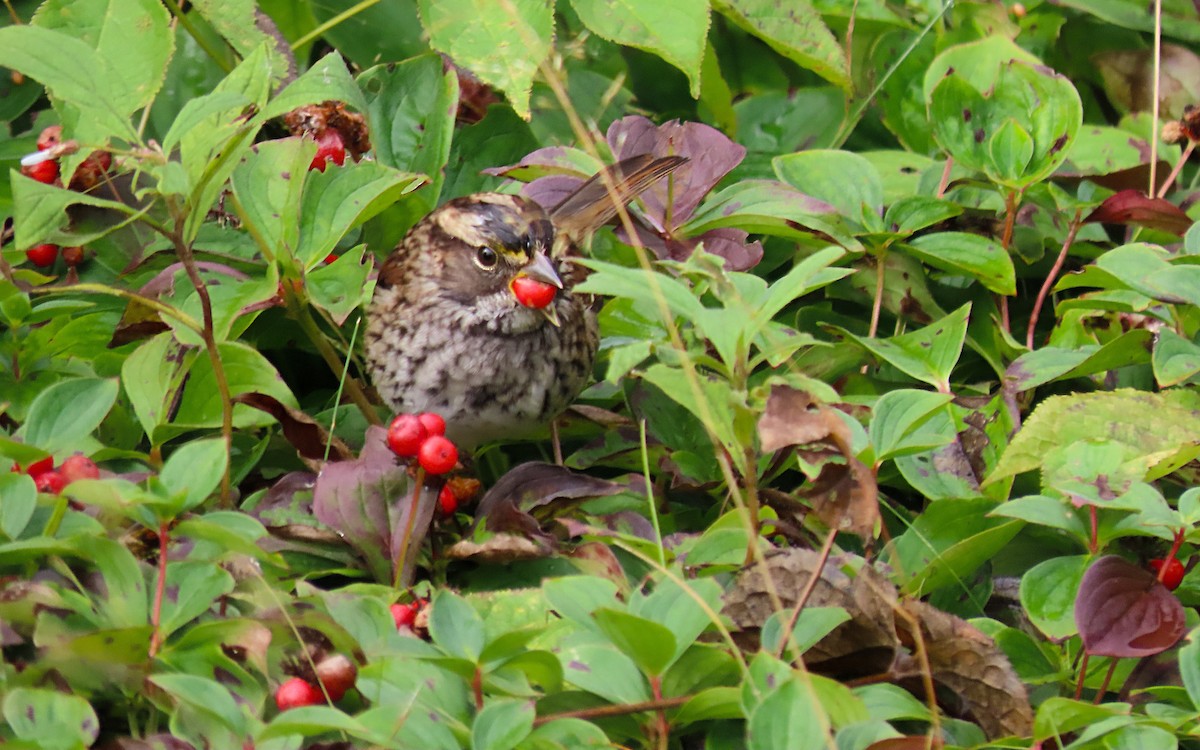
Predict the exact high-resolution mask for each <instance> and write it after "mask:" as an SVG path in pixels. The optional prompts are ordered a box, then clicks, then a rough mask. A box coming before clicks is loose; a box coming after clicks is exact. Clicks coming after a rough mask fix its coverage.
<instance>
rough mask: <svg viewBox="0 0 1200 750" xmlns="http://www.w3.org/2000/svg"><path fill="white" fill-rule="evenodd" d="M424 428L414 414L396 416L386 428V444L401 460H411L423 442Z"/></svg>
mask: <svg viewBox="0 0 1200 750" xmlns="http://www.w3.org/2000/svg"><path fill="white" fill-rule="evenodd" d="M425 437H426V433H425V426H424V425H423V424H421V420H420V419H418V418H417V415H416V414H397V415H396V418H395V419H393V420H392V424H391V425H389V426H388V431H387V444H388V447H389V448H391V449H392V453H395V454H396V455H397V456H400V457H401V458H411V457H412V456H415V455H417V453H418V452H419V451H420V450H421V445H422V443H424V442H425Z"/></svg>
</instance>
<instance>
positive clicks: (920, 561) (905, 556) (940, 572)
mask: <svg viewBox="0 0 1200 750" xmlns="http://www.w3.org/2000/svg"><path fill="white" fill-rule="evenodd" d="M996 505H997V503H996V502H994V501H992V500H986V499H982V498H977V499H969V500H968V499H964V500H939V501H938V502H935V503H932V504H930V506H929V507H928V508H926V509H925V512H924V513H922V514H921V515H920V516H918V517H917V520H916V521H915V522H914V523H913V524H912V526H910V527H909V528H908V530H907V531H905V532H904V533H903V534H901V535H900V536H899V537H897V538H896V541H895V550H896V554H897V555H898V559H899V564H898V567H899V568H900V569H901V570H903V571H904V572H905V574H906V575H908V576H909V578H908V580H907V581H905V582H904V583H903V585H902V586H901V588H902V590H903V591H905V592H906V593H910V594H913V595H914V596H920V595H922V594H926V593H929V592H930V591H935V590H937V589H941V588H947V587H950V588H953V589H954V590H956V591H961V592H963V593H966V594H968V595H970V594H971V593H972V592H971V588H970V584H969V583H968V580H969V579H970V576H971V574H972V573H974V572H975V571H976V570H977V569H978V568H979V566H981V565H983V564H984V563H986V562H987V561H988V560H990V559H991V558H992V557H993V556H995V554H996V553H997V552H999V551H1000V550H1001V549H1003V547H1004V545H1006V544H1008V543H1009V541H1011V540H1012V538H1013V537H1014V536H1016V534H1017V532H1018V531H1020V530H1021V528H1022V527H1023V526H1024V524H1023V523H1021V522H1020V521H1013V520H1009V519H1005V518H993V517H991V515H990V514H991V511H992V510H994V509H995V508H996ZM976 603H977V604H978V605H979V608H980V609H982V607H983V604H984V602H976Z"/></svg>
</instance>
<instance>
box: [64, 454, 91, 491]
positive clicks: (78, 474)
mask: <svg viewBox="0 0 1200 750" xmlns="http://www.w3.org/2000/svg"><path fill="white" fill-rule="evenodd" d="M58 471H59V473H60V474H62V477H63V480H64V481H65V482H66V483H67V484H70V483H71V482H74V481H75V480H77V479H99V478H100V470H99V469H98V468H96V462H95V461H93V460H92V459H90V458H88V457H87V456H85V455H83V454H82V453H76V454H75V455H73V456H68V457H67V458H65V459H64V460H63V462H62V466H59V467H58Z"/></svg>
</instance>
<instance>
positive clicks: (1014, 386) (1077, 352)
mask: <svg viewBox="0 0 1200 750" xmlns="http://www.w3.org/2000/svg"><path fill="white" fill-rule="evenodd" d="M1161 333H1162V332H1160V335H1161ZM1151 338H1152V334H1151V333H1150V331H1148V330H1145V329H1139V328H1135V329H1134V330H1132V331H1128V332H1126V333H1123V334H1121V335H1120V336H1117V337H1116V338H1114V339H1112V340H1111V341H1108V342H1107V343H1105V344H1103V345H1095V344H1085V345H1083V346H1076V347H1069V348H1068V347H1058V346H1043V347H1041V348H1040V349H1035V350H1033V351H1031V352H1027V353H1025V354H1022V355H1021V356H1020V357H1017V359H1016V360H1014V361H1013V363H1012V364H1011V365H1009V366H1008V370H1007V371H1006V372H1005V374H1004V378H1005V387H1006V388H1009V389H1011V390H1013V391H1027V390H1029V389H1031V388H1036V387H1038V386H1039V385H1045V384H1046V383H1052V382H1054V381H1057V380H1067V379H1070V378H1081V377H1086V376H1088V375H1095V374H1098V373H1103V372H1108V371H1109V370H1116V369H1119V368H1121V367H1128V366H1130V365H1137V364H1142V363H1145V362H1148V361H1150V353H1149V352H1148V351H1147V349H1148V347H1149V345H1150V341H1151Z"/></svg>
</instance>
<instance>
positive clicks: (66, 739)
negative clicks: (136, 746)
mask: <svg viewBox="0 0 1200 750" xmlns="http://www.w3.org/2000/svg"><path fill="white" fill-rule="evenodd" d="M4 718H5V719H6V720H7V723H8V726H9V728H10V729H11V730H12V733H13V735H14V736H15V737H16V738H17V739H23V740H30V741H31V742H33V743H35V745H34V746H36V747H39V748H43V750H82V748H87V747H91V746H92V744H93V743H94V742H95V741H96V738H97V737H98V736H99V734H100V720H99V719H98V718H97V717H96V712H95V711H94V710H93V709H92V706H91V704H90V703H88V702H87V701H86V700H84V699H83V698H80V697H79V696H78V695H67V694H65V693H62V692H59V691H58V690H46V689H41V688H26V687H16V688H12V689H10V690H9V691H8V694H7V695H6V696H4Z"/></svg>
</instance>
